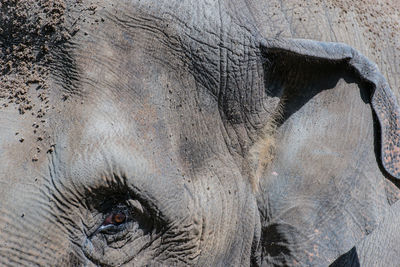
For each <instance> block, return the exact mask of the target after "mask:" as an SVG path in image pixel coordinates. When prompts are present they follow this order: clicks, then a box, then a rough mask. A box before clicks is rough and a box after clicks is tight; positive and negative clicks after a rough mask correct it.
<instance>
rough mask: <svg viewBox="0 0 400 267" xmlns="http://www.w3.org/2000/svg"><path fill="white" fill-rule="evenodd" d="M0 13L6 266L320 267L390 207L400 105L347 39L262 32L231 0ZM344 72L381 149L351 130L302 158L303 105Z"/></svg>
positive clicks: (1, 223) (8, 4) (1, 246)
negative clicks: (367, 110) (386, 185)
mask: <svg viewBox="0 0 400 267" xmlns="http://www.w3.org/2000/svg"><path fill="white" fill-rule="evenodd" d="M254 2H256V1H254ZM1 14H2V16H1V17H3V23H2V25H5V26H3V28H2V31H1V32H0V37H1V38H0V42H1V44H2V51H3V52H2V53H3V54H2V60H3V61H7V62H9V64H8V65H7V64H5V65H4V67H3V68H2V87H1V89H0V90H1V91H0V92H1V95H2V96H3V98H2V100H1V101H2V104H3V107H2V109H1V110H0V122H1V131H0V162H1V164H0V185H1V187H0V188H1V189H0V191H1V198H0V211H1V213H0V214H1V215H0V263H1V265H10V266H11V265H16V264H17V265H32V264H36V265H44V266H46V265H53V266H54V265H73V266H79V265H84V266H86V265H87V266H90V265H99V266H121V265H139V266H140V265H152V264H154V265H157V264H165V265H199V266H215V265H234V266H239V265H250V264H252V265H263V264H265V265H269V264H270V265H273V264H277V265H279V264H283V265H285V264H286V265H295V264H300V265H304V264H316V265H318V264H330V263H332V262H333V261H334V260H335V259H336V258H337V257H338V256H339V255H341V254H342V253H344V252H346V251H348V250H349V249H351V247H352V246H354V244H355V243H356V242H357V241H358V240H361V239H362V238H363V237H364V236H365V235H366V234H368V233H369V232H371V231H373V229H374V228H375V227H376V225H377V224H378V223H379V222H380V220H381V219H382V217H383V216H384V213H385V210H386V208H387V205H388V204H387V197H386V195H384V194H382V192H381V189H382V188H383V187H382V186H381V185H380V182H381V181H382V179H383V178H384V176H387V177H388V179H392V180H395V179H397V178H398V177H400V174H399V169H398V168H399V157H400V155H399V149H400V145H399V108H398V106H397V104H396V100H395V97H394V95H393V94H392V92H391V91H390V88H389V85H388V83H387V82H386V80H385V78H384V77H383V76H382V74H381V73H380V72H379V70H378V68H377V66H376V65H375V64H374V63H372V62H371V61H370V60H368V59H367V58H366V57H364V56H363V55H362V54H361V53H360V52H358V51H357V50H355V49H353V48H351V47H350V46H348V45H345V44H341V43H325V42H316V41H310V40H304V39H290V38H279V37H274V38H271V37H270V36H265V35H263V34H261V31H260V30H259V28H258V27H257V23H256V21H255V20H254V18H253V17H252V15H251V12H250V4H249V3H247V1H239V0H235V1H214V0H204V1H196V2H193V1H169V0H168V1H157V2H154V1H147V0H138V1H136V0H135V1H132V0H129V1H128V0H124V1H118V2H113V1H96V2H93V3H92V2H91V1H60V2H59V1H47V0H42V1H38V2H35V3H33V2H31V1H19V2H15V1H5V2H4V4H2V9H1ZM33 25H35V27H34V28H32V26H33ZM20 53H22V56H21V54H20ZM7 62H5V63H7ZM338 84H339V85H340V86H342V87H343V86H344V84H346V85H348V87H359V88H360V91H361V92H362V94H363V95H364V96H365V95H368V97H365V101H366V102H368V103H370V104H371V106H372V109H373V111H374V114H375V115H376V119H377V121H378V122H379V129H377V131H378V132H379V138H378V139H377V141H376V142H377V144H378V145H379V146H380V148H381V149H379V150H378V151H377V153H376V155H377V158H378V162H375V154H374V145H373V141H371V143H372V144H371V143H368V145H366V146H364V142H367V141H366V140H364V139H362V140H361V141H362V142H359V143H357V142H356V141H355V140H357V138H358V136H350V137H349V139H350V141H349V139H346V140H344V141H346V142H347V141H348V142H350V143H351V144H353V145H354V148H353V147H352V148H346V149H347V150H346V151H345V152H344V153H343V154H340V153H339V154H338V153H337V152H336V154H335V152H334V151H328V149H325V150H321V151H319V152H318V153H319V156H318V155H317V154H318V153H317V154H315V153H316V152H315V151H316V148H315V147H313V146H309V147H308V148H309V150H307V151H309V152H310V153H311V152H312V155H311V156H310V155H309V154H307V155H308V156H306V157H305V158H301V157H299V155H305V154H304V153H303V154H301V153H300V154H299V149H304V147H307V144H313V145H315V144H316V143H312V142H310V139H309V138H307V137H309V136H314V135H311V132H312V133H313V134H315V133H317V132H318V131H315V132H313V130H312V129H307V128H305V127H303V126H302V125H301V123H300V122H299V121H298V120H297V121H296V119H297V118H298V117H297V116H301V117H302V118H307V114H305V113H304V110H303V109H302V107H305V106H307V103H309V102H312V99H314V98H313V97H314V96H316V95H318V94H320V93H323V92H326V91H329V90H328V89H331V88H334V87H338ZM340 86H339V87H340ZM335 91H336V89H335ZM366 92H367V93H366ZM338 101H339V102H340V99H339V100H338ZM331 104H332V103H331ZM331 107H334V104H332V105H329V103H327V104H326V107H320V109H319V110H316V111H315V112H317V111H318V112H320V114H322V115H319V117H318V119H319V121H321V122H323V123H326V125H328V124H329V123H330V119H332V118H334V116H335V114H336V113H335V112H333V111H332V112H331V110H329V108H331ZM314 108H315V106H314ZM309 117H311V118H312V116H311V115H310V116H309ZM346 118H351V116H350V115H348V117H346ZM370 119H371V121H372V117H371V118H370ZM358 126H360V125H359V124H356V126H355V127H358ZM361 126H362V127H361ZM361 126H360V127H359V128H360V129H361V130H362V129H364V128H365V125H361ZM367 126H368V127H369V128H368V129H369V130H370V131H371V132H373V125H372V123H370V124H368V125H367ZM293 127H297V128H293ZM363 127H364V128H363ZM295 131H298V133H297V134H295ZM371 132H368V133H371ZM301 138H303V139H302V140H301ZM299 140H300V141H299ZM314 141H315V140H314ZM340 141H343V140H342V139H340ZM335 142H336V143H335V144H337V143H338V140H336V141H335ZM342 148H343V147H342ZM343 149H344V148H343ZM348 149H350V150H357V153H353V154H352V153H348V152H349V150H348ZM338 150H339V151H341V150H340V147H339V148H338ZM360 151H361V152H360ZM359 152H360V153H361V154H362V155H363V156H362V157H360V158H357V159H354V158H353V157H354V156H359V155H360V153H359ZM312 156H314V157H315V158H313V157H312ZM338 162H339V163H340V164H341V165H338V166H340V167H343V168H342V169H337V170H336V171H335V172H333V171H332V169H330V168H328V167H327V166H329V165H330V164H338ZM371 162H372V163H371ZM312 163H314V166H313V164H312ZM302 164H304V166H303V165H302ZM379 166H381V169H379ZM377 177H379V178H377ZM315 178H317V179H315ZM314 179H315V180H314ZM379 179H381V180H379ZM374 189H379V190H374Z"/></svg>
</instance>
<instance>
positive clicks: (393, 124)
mask: <svg viewBox="0 0 400 267" xmlns="http://www.w3.org/2000/svg"><path fill="white" fill-rule="evenodd" d="M261 49H262V50H263V51H264V52H265V53H267V54H286V56H288V55H289V56H292V57H298V58H302V60H304V61H309V62H316V63H318V62H327V63H328V62H330V63H331V64H338V63H345V64H347V66H348V67H349V68H350V69H352V70H353V71H355V72H356V74H357V75H358V76H359V78H360V79H361V81H363V82H366V83H368V84H370V85H371V87H372V90H371V100H370V101H371V105H372V108H373V109H374V112H375V114H376V116H377V118H378V120H379V124H380V134H381V151H380V152H381V155H380V156H381V161H382V166H383V167H384V169H385V170H386V171H387V172H388V173H389V174H390V175H391V176H393V177H394V178H397V179H400V109H399V106H398V104H397V102H396V98H395V97H394V95H393V93H392V91H391V90H390V87H389V84H388V83H387V81H386V79H385V78H384V77H383V75H382V74H381V73H380V72H379V69H378V67H377V65H376V64H375V63H373V62H372V61H370V60H369V59H368V58H366V57H365V56H363V55H362V54H361V53H360V52H358V51H357V50H355V49H354V48H352V47H350V46H348V45H346V44H342V43H327V42H317V41H312V40H305V39H263V40H262V41H261Z"/></svg>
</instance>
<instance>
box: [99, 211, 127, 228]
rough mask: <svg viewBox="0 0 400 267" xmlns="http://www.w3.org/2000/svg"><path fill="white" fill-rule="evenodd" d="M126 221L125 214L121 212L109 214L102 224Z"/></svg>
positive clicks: (116, 223)
mask: <svg viewBox="0 0 400 267" xmlns="http://www.w3.org/2000/svg"><path fill="white" fill-rule="evenodd" d="M125 221H126V215H125V213H123V212H117V213H113V214H110V215H109V216H108V217H107V218H106V219H105V220H104V222H103V225H110V224H113V225H120V224H122V223H124V222H125Z"/></svg>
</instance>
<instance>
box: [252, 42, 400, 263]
mask: <svg viewBox="0 0 400 267" xmlns="http://www.w3.org/2000/svg"><path fill="white" fill-rule="evenodd" d="M260 44H261V45H260V50H261V55H262V57H263V59H264V62H265V68H264V80H265V87H266V94H267V95H268V97H270V98H271V97H276V98H279V99H281V102H282V103H283V104H282V113H283V117H282V119H281V121H280V123H279V125H278V132H277V136H276V141H275V142H276V145H275V146H276V151H275V158H274V160H273V162H272V163H271V164H270V165H269V166H268V168H267V169H265V170H264V172H263V175H262V178H261V179H260V188H259V192H258V197H257V201H258V205H259V211H260V215H261V224H262V233H261V241H260V243H259V244H257V248H258V249H255V251H256V252H255V253H254V257H253V260H254V263H257V264H267V265H268V264H270V265H274V264H276V265H279V264H281V265H300V266H327V265H329V264H331V263H332V262H334V261H335V259H336V258H338V257H339V256H340V255H342V254H343V253H345V252H347V251H349V250H350V249H351V248H352V247H353V246H354V245H355V244H356V243H357V242H359V241H360V240H361V239H363V238H364V237H365V236H366V235H368V234H369V233H371V232H372V231H373V230H374V229H375V228H376V227H377V225H378V224H379V223H380V221H381V220H382V218H383V217H384V216H385V214H386V213H387V211H388V210H389V207H390V205H389V203H388V196H387V192H388V190H391V191H393V192H396V194H398V193H399V190H398V189H397V188H396V187H395V186H393V184H392V183H391V182H390V181H389V179H392V180H393V179H394V180H395V179H399V178H400V169H399V168H400V136H399V135H400V129H399V127H400V120H399V116H400V111H399V107H398V105H397V103H396V100H395V97H394V95H393V93H392V92H391V90H390V88H389V86H388V83H387V82H386V80H385V78H384V77H383V76H382V74H381V73H380V72H379V70H378V68H377V66H376V65H375V64H374V63H373V62H371V61H370V60H368V59H367V58H366V57H365V56H363V55H362V54H360V53H359V52H358V51H356V50H355V49H353V48H351V47H349V46H347V45H345V44H340V43H324V42H316V41H310V40H302V39H262V40H261V41H260ZM357 88H358V89H359V90H354V89H357ZM331 89H332V90H331ZM351 89H352V90H351ZM360 94H361V97H360ZM368 104H371V106H372V108H373V111H374V113H375V114H376V118H377V119H378V121H379V126H380V127H379V128H376V129H375V130H376V131H375V130H374V120H373V117H372V116H371V113H370V112H369V110H370V108H369V105H368ZM375 132H379V134H380V139H379V140H375ZM376 146H378V147H380V149H377V150H378V151H377V153H374V152H375V150H376ZM377 161H378V162H381V165H382V166H381V167H383V169H382V168H380V166H379V164H377ZM386 172H387V173H386ZM385 176H387V177H385ZM387 178H389V179H387Z"/></svg>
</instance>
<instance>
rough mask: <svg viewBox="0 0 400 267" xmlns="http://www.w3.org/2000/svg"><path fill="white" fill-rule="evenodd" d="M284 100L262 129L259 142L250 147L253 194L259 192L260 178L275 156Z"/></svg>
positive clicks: (249, 160) (249, 161) (248, 158)
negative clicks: (276, 138)
mask: <svg viewBox="0 0 400 267" xmlns="http://www.w3.org/2000/svg"><path fill="white" fill-rule="evenodd" d="M282 110H283V100H281V101H280V102H279V106H278V107H277V109H276V111H275V113H274V114H272V116H271V118H270V120H269V121H268V123H267V124H266V125H265V126H264V127H263V128H262V129H261V131H260V134H259V135H258V138H257V140H256V141H255V142H254V144H253V145H252V146H251V147H250V149H249V152H248V154H247V161H248V164H249V167H250V184H251V187H252V189H253V192H257V191H258V185H259V181H260V178H261V176H262V174H263V172H264V170H265V169H266V168H267V167H268V166H269V165H270V163H271V162H272V160H273V159H274V156H275V149H276V143H275V135H276V132H277V122H278V121H279V120H280V119H281V118H282V114H283V112H282Z"/></svg>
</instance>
